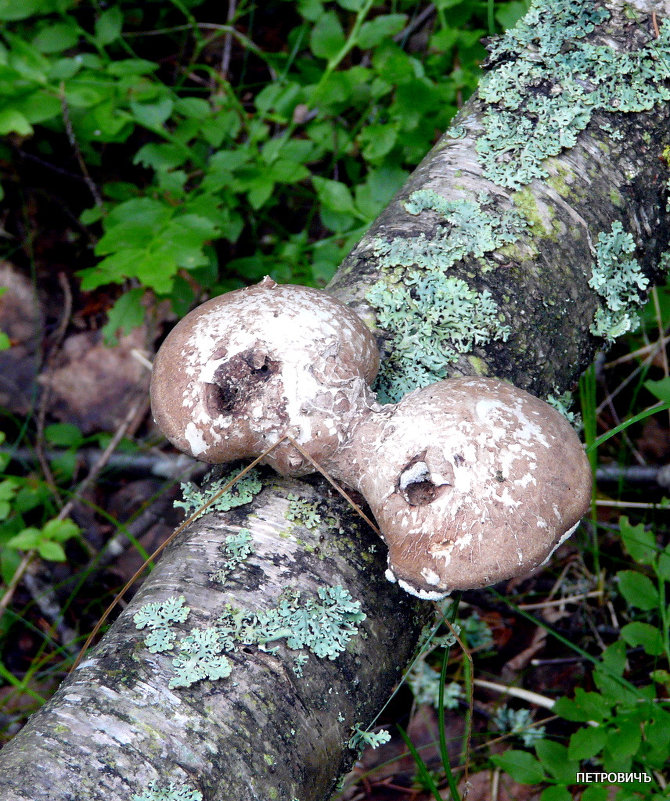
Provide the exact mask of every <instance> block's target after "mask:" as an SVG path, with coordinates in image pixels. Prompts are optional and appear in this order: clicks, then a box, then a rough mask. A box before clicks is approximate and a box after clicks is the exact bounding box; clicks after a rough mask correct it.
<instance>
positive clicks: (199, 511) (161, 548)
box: [70, 434, 288, 673]
mask: <svg viewBox="0 0 670 801" xmlns="http://www.w3.org/2000/svg"><path fill="white" fill-rule="evenodd" d="M287 437H288V435H286V434H285V435H284V436H283V437H282V438H281V439H278V440H277V441H276V442H275V443H274V445H271V446H270V447H269V448H268V449H267V450H266V451H264V452H263V453H262V454H261V455H260V456H259V457H258V458H256V459H254V460H253V462H251V464H248V465H247V466H246V467H245V468H244V470H241V471H240V472H239V473H238V474H237V475H236V476H235V477H234V478H231V479H230V481H229V482H228V483H227V484H226V485H225V486H223V487H222V488H221V489H220V490H218V492H216V493H215V494H214V495H212V497H211V498H210V499H209V500H208V501H207V503H204V504H203V505H202V506H201V507H200V508H199V509H197V510H196V511H195V512H193V514H192V515H191V516H190V517H188V518H186V520H184V522H183V523H182V524H181V525H179V526H178V527H177V528H176V529H175V530H174V531H173V532H172V534H170V536H169V537H168V538H167V539H166V540H165V542H163V543H161V545H159V546H158V548H156V550H155V551H154V552H153V553H152V554H151V556H150V557H149V558H148V559H147V560H146V561H145V562H144V563H143V564H142V565H140V567H139V568H138V569H137V570H136V571H135V572H134V573H133V575H132V576H131V577H130V578H129V579H128V581H127V582H126V583H125V584H124V585H123V587H121V589H120V590H119V592H118V593H117V595H116V596H115V598H114V600H113V601H112V602H111V604H110V605H109V606H108V607H107V609H105V611H104V612H103V613H102V617H101V618H100V620H98V622H97V623H96V624H95V626H94V628H93V631H92V632H91V633H90V634H89V635H88V637H87V638H86V642H85V643H84V645H83V647H82V649H81V651H80V652H79V656H78V657H77V658H76V659H75V661H74V664H73V665H72V667H71V668H70V673H72V671H73V670H75V669H76V668H77V666H78V665H79V663H80V662H81V660H82V658H83V656H84V654H85V653H86V651H87V649H88V647H89V645H90V644H91V642H92V641H93V639H94V638H95V635H96V634H97V633H98V632H99V631H100V629H101V628H102V625H103V624H104V622H105V620H107V618H108V617H109V616H110V614H111V613H112V611H113V610H114V608H115V607H116V605H117V604H118V602H119V601H120V600H121V598H123V596H124V595H125V594H126V592H127V591H128V590H129V589H130V587H132V586H133V584H134V583H135V581H136V580H137V579H138V578H139V577H140V576H141V575H142V573H143V572H144V570H145V569H146V567H148V565H149V564H151V562H152V561H153V560H154V559H155V558H156V557H157V556H158V555H159V554H161V553H162V552H163V551H164V550H165V549H166V548H167V546H168V545H169V544H170V543H171V542H172V541H173V540H174V538H175V537H176V536H177V535H178V534H181V532H182V531H183V530H184V529H185V528H186V527H187V526H188V525H190V524H191V523H192V522H193V521H194V520H196V519H197V518H198V517H200V515H201V514H202V513H203V512H204V511H205V509H208V508H209V507H210V506H211V505H212V504H213V503H214V501H216V500H217V499H218V498H220V497H221V496H222V495H223V493H224V492H226V491H227V490H229V489H230V488H231V487H232V486H233V485H234V484H235V483H236V482H238V481H239V480H240V479H241V478H242V476H244V475H246V474H247V473H248V472H249V471H250V470H251V469H252V468H254V467H255V466H256V465H257V464H258V463H259V462H260V461H261V460H262V459H264V458H265V457H266V456H267V455H268V454H269V453H271V452H272V451H273V450H274V449H275V448H276V447H277V446H278V445H279V444H281V443H282V442H283V441H284V440H285V439H287Z"/></svg>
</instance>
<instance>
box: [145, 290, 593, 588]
mask: <svg viewBox="0 0 670 801" xmlns="http://www.w3.org/2000/svg"><path fill="white" fill-rule="evenodd" d="M378 368H379V356H378V351H377V347H376V343H375V339H374V337H373V336H372V334H371V333H370V331H369V330H368V328H367V327H366V326H365V324H364V323H363V321H362V320H361V319H360V318H359V317H358V316H357V315H356V314H355V313H354V312H353V311H352V310H351V309H350V308H349V307H348V306H345V305H344V304H342V303H340V302H339V301H337V300H336V299H335V298H333V297H331V296H330V295H328V294H327V293H325V292H321V291H320V290H316V289H309V288H306V287H299V286H292V285H283V286H279V285H277V284H275V282H274V281H272V280H271V279H269V278H266V279H264V280H263V281H262V282H261V283H260V284H258V285H256V286H254V287H250V288H249V289H243V290H236V291H235V292H230V293H227V294H225V295H221V296H220V297H217V298H214V299H212V300H210V301H208V302H207V303H204V304H203V305H202V306H200V307H198V308H197V309H195V310H194V311H193V312H191V313H190V314H189V315H187V316H186V317H185V318H184V319H183V320H182V321H181V322H180V323H179V324H178V325H177V326H176V327H175V328H174V329H173V331H172V332H171V333H170V334H169V336H168V337H167V339H166V340H165V343H164V344H163V346H162V347H161V349H160V351H159V352H158V354H157V356H156V361H155V364H154V373H153V378H152V385H151V402H152V409H153V413H154V417H155V419H156V422H157V424H158V425H159V427H160V428H161V429H162V430H163V432H164V433H165V434H166V436H167V437H168V439H169V440H170V441H171V442H172V443H173V444H174V445H175V446H176V447H177V448H179V449H180V450H183V451H186V452H187V453H190V454H192V455H193V456H195V457H197V458H200V459H202V460H204V461H208V462H215V463H218V462H227V461H232V460H234V459H240V458H245V457H255V456H259V455H261V454H262V453H264V452H265V451H266V450H267V449H268V448H269V447H270V446H271V445H273V444H275V443H279V444H278V445H277V447H276V448H275V449H274V450H272V451H271V452H270V453H269V454H268V455H267V456H266V457H265V461H266V462H267V463H268V464H271V465H272V466H273V467H274V468H275V469H276V470H278V471H279V472H280V473H282V474H283V475H303V474H305V473H308V472H312V471H313V466H312V465H311V463H310V462H309V460H308V459H306V458H305V457H304V456H303V455H302V454H301V453H300V452H299V451H298V450H297V449H296V448H295V447H294V446H293V444H292V443H291V441H290V439H287V440H284V441H283V442H280V440H281V439H282V437H285V436H287V435H288V437H290V438H292V439H293V440H294V441H295V442H297V443H298V444H299V445H300V447H301V448H302V449H303V450H304V451H305V452H306V453H307V454H309V456H310V457H311V458H312V459H314V460H315V461H316V462H317V463H318V464H319V465H321V466H322V467H323V469H325V470H326V471H327V472H328V473H329V474H330V475H332V476H333V477H334V478H336V479H338V480H339V481H341V482H342V483H343V484H346V485H347V486H349V487H352V488H354V489H356V490H358V491H360V492H361V493H362V494H363V496H364V497H365V499H366V501H367V502H368V504H369V506H370V509H371V510H372V513H373V514H374V516H375V518H376V519H377V522H378V524H379V528H380V530H381V535H382V537H383V539H384V541H385V542H386V544H387V545H388V548H389V554H388V565H389V568H388V571H387V576H388V578H389V579H390V580H392V581H398V583H399V584H400V586H402V587H403V588H404V589H405V590H407V591H408V592H410V593H412V594H414V595H417V596H419V597H421V598H431V599H434V598H442V597H444V596H445V595H447V594H448V593H450V592H452V591H453V590H456V589H468V588H474V587H482V586H486V585H487V584H493V583H495V582H497V581H501V580H503V579H506V578H510V577H512V576H517V575H523V574H525V573H527V572H528V571H530V570H531V569H533V568H535V567H537V566H538V565H540V564H542V563H543V562H544V561H546V560H547V559H548V558H549V556H550V555H551V553H552V552H553V551H554V549H555V548H556V547H557V546H558V545H559V544H560V543H561V542H562V541H563V540H564V539H565V538H566V537H567V536H569V535H570V534H571V533H572V531H574V529H575V528H576V527H577V524H578V523H579V520H580V519H581V517H582V516H583V515H584V514H585V513H586V511H587V510H588V507H589V502H590V497H591V471H590V467H589V463H588V460H587V459H586V456H585V454H584V451H583V449H582V447H581V444H580V442H579V439H578V437H577V435H576V434H575V432H574V431H573V429H572V428H571V426H570V425H569V423H568V422H567V421H566V420H565V418H563V416H562V415H561V414H559V412H557V411H556V410H555V409H553V408H552V407H551V406H549V405H548V404H546V403H544V401H541V400H539V399H538V398H535V397H533V396H532V395H529V394H528V393H527V392H524V391H523V390H520V389H517V388H516V387H514V386H512V385H510V384H507V383H505V382H503V381H500V380H498V379H494V378H456V379H447V380H445V381H440V382H438V383H436V384H433V385H431V386H428V387H424V388H422V389H418V390H416V391H414V392H411V393H410V394H409V395H406V396H405V397H404V398H403V399H402V400H401V401H400V402H399V403H397V404H387V405H383V406H382V405H380V404H378V403H377V402H376V401H375V398H374V394H373V393H372V390H371V389H370V388H369V384H370V383H371V382H372V380H373V379H374V377H375V375H376V373H377V370H378Z"/></svg>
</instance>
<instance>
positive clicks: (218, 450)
mask: <svg viewBox="0 0 670 801" xmlns="http://www.w3.org/2000/svg"><path fill="white" fill-rule="evenodd" d="M378 369H379V353H378V350H377V344H376V341H375V339H374V337H373V335H372V334H371V332H370V331H369V330H368V328H367V327H366V326H365V324H364V323H363V322H362V320H361V319H360V318H359V317H358V315H356V314H355V313H354V312H353V311H352V310H351V309H350V308H349V307H348V306H345V305H344V304H343V303H341V302H340V301H338V300H337V299H335V298H333V297H332V296H330V295H328V294H327V293H325V292H323V291H320V290H318V289H311V288H309V287H303V286H294V285H291V284H283V285H278V284H276V283H275V282H274V281H273V280H272V279H270V278H267V277H266V278H265V279H264V280H263V281H261V282H260V283H259V284H256V285H255V286H252V287H249V288H246V289H240V290H235V291H233V292H228V293H226V294H224V295H220V296H219V297H216V298H213V299H212V300H209V301H207V302H206V303H203V304H202V305H201V306H199V307H197V308H196V309H194V310H193V311H192V312H190V313H189V314H188V315H186V317H184V319H183V320H181V321H180V322H179V323H178V324H177V325H176V326H175V327H174V329H173V330H172V331H171V332H170V334H169V335H168V336H167V338H166V339H165V342H164V343H163V345H162V346H161V348H160V350H159V351H158V353H157V355H156V358H155V360H154V367H153V373H152V380H151V407H152V412H153V415H154V419H155V421H156V424H157V425H158V427H159V428H160V429H161V430H162V431H163V433H164V434H165V436H166V437H167V438H168V439H169V440H170V442H172V444H173V445H175V447H177V448H178V449H179V450H182V451H184V452H185V453H188V454H190V455H192V456H194V457H196V458H197V459H201V460H203V461H205V462H212V463H220V462H229V461H233V460H235V459H242V458H247V457H250V456H258V455H260V454H261V453H262V452H263V451H265V450H266V449H267V448H268V447H269V446H270V445H272V444H274V443H275V442H276V441H277V440H278V439H280V438H281V437H282V436H283V435H284V434H290V435H291V436H292V437H294V438H295V439H296V441H298V442H299V443H300V444H301V445H303V447H305V448H306V450H307V451H308V452H309V453H310V455H311V456H312V457H313V458H315V459H317V460H318V461H323V460H324V459H325V458H326V457H327V456H328V455H329V454H330V453H331V452H332V451H333V450H334V449H336V448H337V447H339V445H340V443H341V441H342V439H343V438H344V437H345V436H346V434H345V429H346V427H347V426H348V424H349V421H350V418H351V416H352V415H354V414H355V413H357V410H358V409H359V408H360V404H361V403H365V402H366V400H367V399H368V398H369V399H370V402H371V400H372V396H371V395H370V394H369V390H368V389H367V384H369V383H370V382H372V380H373V379H374V377H375V376H376V374H377V370H378ZM265 461H266V462H267V463H268V464H271V465H272V466H273V467H274V468H275V469H276V470H278V471H279V472H280V473H282V474H284V475H302V474H304V473H308V472H312V470H313V468H312V466H311V465H310V464H309V462H307V461H306V460H304V459H303V457H301V456H300V454H298V452H297V451H296V450H295V448H293V447H292V446H290V445H289V444H287V443H283V444H282V445H280V446H278V447H277V448H276V449H275V450H274V451H273V452H272V453H270V454H269V456H268V457H267V458H266V460H265Z"/></svg>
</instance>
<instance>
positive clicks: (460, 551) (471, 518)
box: [350, 378, 591, 599]
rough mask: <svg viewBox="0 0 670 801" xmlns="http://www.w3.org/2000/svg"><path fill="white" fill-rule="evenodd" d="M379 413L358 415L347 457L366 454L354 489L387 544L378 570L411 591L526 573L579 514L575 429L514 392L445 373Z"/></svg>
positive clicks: (445, 590)
mask: <svg viewBox="0 0 670 801" xmlns="http://www.w3.org/2000/svg"><path fill="white" fill-rule="evenodd" d="M384 410H385V411H383V412H382V414H381V415H379V414H378V415H373V417H376V418H377V420H376V421H372V420H371V419H370V420H366V421H365V422H364V423H363V424H362V427H361V430H360V432H359V436H358V445H357V451H358V453H357V456H356V457H350V458H358V459H361V458H362V459H366V458H367V459H369V460H370V462H371V465H370V468H371V469H366V467H365V465H362V466H361V469H360V470H359V475H360V479H359V486H358V488H359V489H360V491H361V492H362V493H363V495H364V496H365V497H366V499H367V500H368V503H369V504H370V508H371V510H372V512H373V513H374V515H375V517H376V519H377V522H378V523H379V527H380V529H381V532H382V536H383V537H384V539H385V541H386V543H387V545H388V548H389V554H388V563H389V569H388V571H387V576H388V578H389V579H391V580H392V581H393V580H397V581H398V582H399V583H400V585H401V586H402V587H403V588H404V589H405V590H407V591H408V592H410V593H412V594H413V595H417V596H419V597H421V598H432V599H436V598H442V597H444V596H445V595H447V594H449V593H450V592H452V591H454V590H460V589H473V588H477V587H484V586H487V585H490V584H495V583H496V582H498V581H502V580H504V579H508V578H511V577H513V576H520V575H525V574H526V573H528V572H529V571H531V570H532V569H533V568H535V567H537V566H538V565H540V564H542V563H543V562H545V561H546V560H547V559H548V558H549V556H550V555H551V553H552V552H553V551H554V550H555V548H556V547H557V546H558V545H559V544H560V543H561V542H563V540H564V539H565V538H567V537H568V536H569V535H570V534H571V533H572V531H574V529H575V528H576V527H577V524H578V523H579V520H580V519H581V518H582V516H583V515H584V514H585V513H586V512H587V511H588V508H589V504H590V498H591V470H590V467H589V462H588V460H587V458H586V455H585V454H584V451H583V449H582V446H581V443H580V441H579V438H578V437H577V435H576V433H575V432H574V430H573V429H572V427H571V426H570V424H569V423H568V422H567V421H566V420H565V418H564V417H563V416H562V415H561V414H560V413H559V412H557V411H556V410H555V409H553V408H552V407H551V406H549V405H548V404H546V403H545V402H544V401H541V400H539V399H538V398H536V397H534V396H532V395H530V394H528V393H527V392H524V391H523V390H520V389H517V388H516V387H514V386H512V385H510V384H507V383H504V382H502V381H500V380H497V379H489V378H457V379H449V380H446V381H441V382H439V383H437V384H433V385H431V386H428V387H424V388H422V389H419V390H416V391H414V392H412V393H410V394H409V395H407V396H406V397H405V398H403V399H402V400H401V401H400V402H399V403H398V404H397V405H396V406H389V407H384ZM380 416H381V418H382V420H381V421H380V419H379V418H380ZM380 422H381V424H380ZM363 454H365V456H363Z"/></svg>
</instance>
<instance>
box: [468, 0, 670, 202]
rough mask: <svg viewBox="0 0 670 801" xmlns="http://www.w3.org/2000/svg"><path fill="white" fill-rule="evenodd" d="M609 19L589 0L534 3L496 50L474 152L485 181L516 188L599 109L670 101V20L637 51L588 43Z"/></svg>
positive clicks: (539, 172) (483, 87)
mask: <svg viewBox="0 0 670 801" xmlns="http://www.w3.org/2000/svg"><path fill="white" fill-rule="evenodd" d="M609 17H610V13H609V11H608V10H607V9H605V8H602V7H598V6H597V5H596V4H595V3H593V2H592V0H535V2H533V4H532V5H531V8H530V10H529V11H528V13H527V14H526V16H525V17H524V18H523V19H522V20H521V21H520V22H519V23H518V24H517V25H516V26H515V27H514V28H512V29H510V30H509V31H507V33H505V35H504V36H502V37H501V38H500V39H498V40H497V42H495V43H494V44H493V46H492V48H491V58H490V61H491V66H492V68H491V70H490V71H489V72H488V73H487V75H485V76H484V78H483V79H482V81H481V82H480V85H479V90H478V91H479V97H480V98H481V99H482V100H483V101H485V102H486V103H487V109H486V112H485V113H484V116H483V119H482V123H483V126H484V132H483V133H482V134H481V136H480V137H479V138H478V140H477V143H476V150H477V154H478V157H479V160H480V163H481V164H482V166H483V167H484V174H485V175H486V177H487V178H489V179H490V180H492V181H494V182H495V183H497V184H499V185H500V186H506V187H510V188H512V189H518V188H520V187H522V186H524V185H525V184H527V183H529V182H530V181H531V180H533V178H545V177H546V176H547V171H546V169H545V167H544V166H543V163H542V162H543V160H544V159H545V158H547V157H548V156H553V155H557V154H558V153H560V152H561V151H562V150H563V149H564V148H569V147H572V146H573V145H574V144H575V143H576V141H577V136H578V135H579V133H580V132H581V131H583V130H584V129H585V128H586V126H587V125H588V123H589V122H590V120H591V118H592V116H593V114H594V113H595V112H596V111H605V112H622V111H623V112H641V111H648V110H650V109H652V108H654V106H656V105H658V104H660V103H667V101H668V100H670V87H669V86H668V77H669V75H670V21H668V20H665V21H664V22H663V23H662V25H661V27H660V31H659V36H658V37H656V38H654V37H652V36H650V39H649V41H648V43H647V44H646V45H645V46H644V47H642V48H641V49H639V50H629V49H621V50H617V49H615V48H614V47H613V46H611V45H609V44H594V43H592V42H589V41H585V37H586V36H588V35H589V34H590V33H591V32H593V31H594V29H595V28H596V27H597V26H600V25H602V24H603V23H604V22H606V21H607V20H608V19H609Z"/></svg>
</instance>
